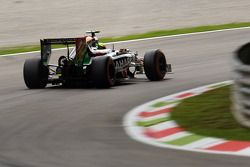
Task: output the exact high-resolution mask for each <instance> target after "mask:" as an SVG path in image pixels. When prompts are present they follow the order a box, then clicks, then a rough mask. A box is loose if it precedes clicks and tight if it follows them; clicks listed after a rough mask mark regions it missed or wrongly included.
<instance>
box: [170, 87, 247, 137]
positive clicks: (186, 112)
mask: <svg viewBox="0 0 250 167" xmlns="http://www.w3.org/2000/svg"><path fill="white" fill-rule="evenodd" d="M230 103H231V102H230V86H226V87H222V88H218V89H215V90H212V91H209V92H206V93H204V94H202V95H199V96H195V97H191V98H188V99H186V100H184V101H183V102H181V103H180V104H179V105H178V106H177V107H176V108H174V112H172V114H171V117H172V119H174V120H175V121H176V122H177V123H178V124H179V125H180V126H182V127H183V128H185V129H186V130H187V131H190V132H193V133H195V134H198V135H202V136H212V137H218V138H224V139H228V140H247V141H249V140H250V130H249V129H246V128H244V127H242V126H240V125H239V124H238V123H237V122H236V121H235V120H234V118H233V115H232V114H231V112H230V105H231V104H230Z"/></svg>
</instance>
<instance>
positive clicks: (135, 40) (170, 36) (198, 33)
mask: <svg viewBox="0 0 250 167" xmlns="http://www.w3.org/2000/svg"><path fill="white" fill-rule="evenodd" d="M249 28H250V27H241V28H228V29H223V30H213V31H204V32H193V33H186V34H178V35H167V36H160V37H151V38H143V39H133V40H127V41H118V42H108V43H106V44H107V45H109V44H121V43H130V42H139V41H147V40H156V39H163V38H176V37H184V36H191V35H200V34H210V33H217V32H226V31H235V30H245V29H249ZM64 49H65V48H58V49H53V50H54V51H56V50H64ZM39 52H40V51H32V52H23V53H14V54H6V55H0V57H1V56H2V57H7V56H18V55H27V54H33V53H39Z"/></svg>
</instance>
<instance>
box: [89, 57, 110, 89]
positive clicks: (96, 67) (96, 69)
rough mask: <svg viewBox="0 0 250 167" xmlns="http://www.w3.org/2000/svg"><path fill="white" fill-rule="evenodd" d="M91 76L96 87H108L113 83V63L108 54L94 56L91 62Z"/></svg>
mask: <svg viewBox="0 0 250 167" xmlns="http://www.w3.org/2000/svg"><path fill="white" fill-rule="evenodd" d="M91 78H92V80H93V82H94V85H95V86H96V87H97V88H109V87H111V86H113V85H114V84H115V64H114V62H113V60H112V59H111V58H110V57H108V56H100V57H95V58H93V60H92V64H91Z"/></svg>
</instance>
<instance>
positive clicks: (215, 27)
mask: <svg viewBox="0 0 250 167" xmlns="http://www.w3.org/2000/svg"><path fill="white" fill-rule="evenodd" d="M249 26H250V22H240V23H229V24H220V25H207V26H198V27H190V28H180V29H173V30H158V31H150V32H146V33H142V34H131V35H126V36H120V37H105V38H101V39H100V41H101V42H104V43H106V42H117V41H126V40H133V39H143V38H151V37H160V36H170V35H178V34H187V33H194V32H206V31H213V30H223V29H229V28H240V27H249ZM60 47H61V46H59V47H57V48H60ZM38 50H40V46H39V45H38V44H35V45H29V46H16V47H5V48H0V55H5V54H13V53H22V52H30V51H38Z"/></svg>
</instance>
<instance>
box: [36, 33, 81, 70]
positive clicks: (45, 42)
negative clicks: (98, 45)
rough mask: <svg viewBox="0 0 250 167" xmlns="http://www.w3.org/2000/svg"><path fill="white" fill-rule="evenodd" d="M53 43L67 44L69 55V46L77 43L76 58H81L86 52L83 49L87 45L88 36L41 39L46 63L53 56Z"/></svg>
mask: <svg viewBox="0 0 250 167" xmlns="http://www.w3.org/2000/svg"><path fill="white" fill-rule="evenodd" d="M52 45H65V47H67V53H68V54H67V56H69V46H70V45H75V48H76V58H77V59H80V58H82V56H83V54H84V53H83V50H84V48H85V46H86V37H79V38H50V39H41V40H40V46H41V60H42V62H43V64H44V65H47V64H48V61H49V58H50V56H51V51H52V50H51V49H52V47H51V46H52Z"/></svg>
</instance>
